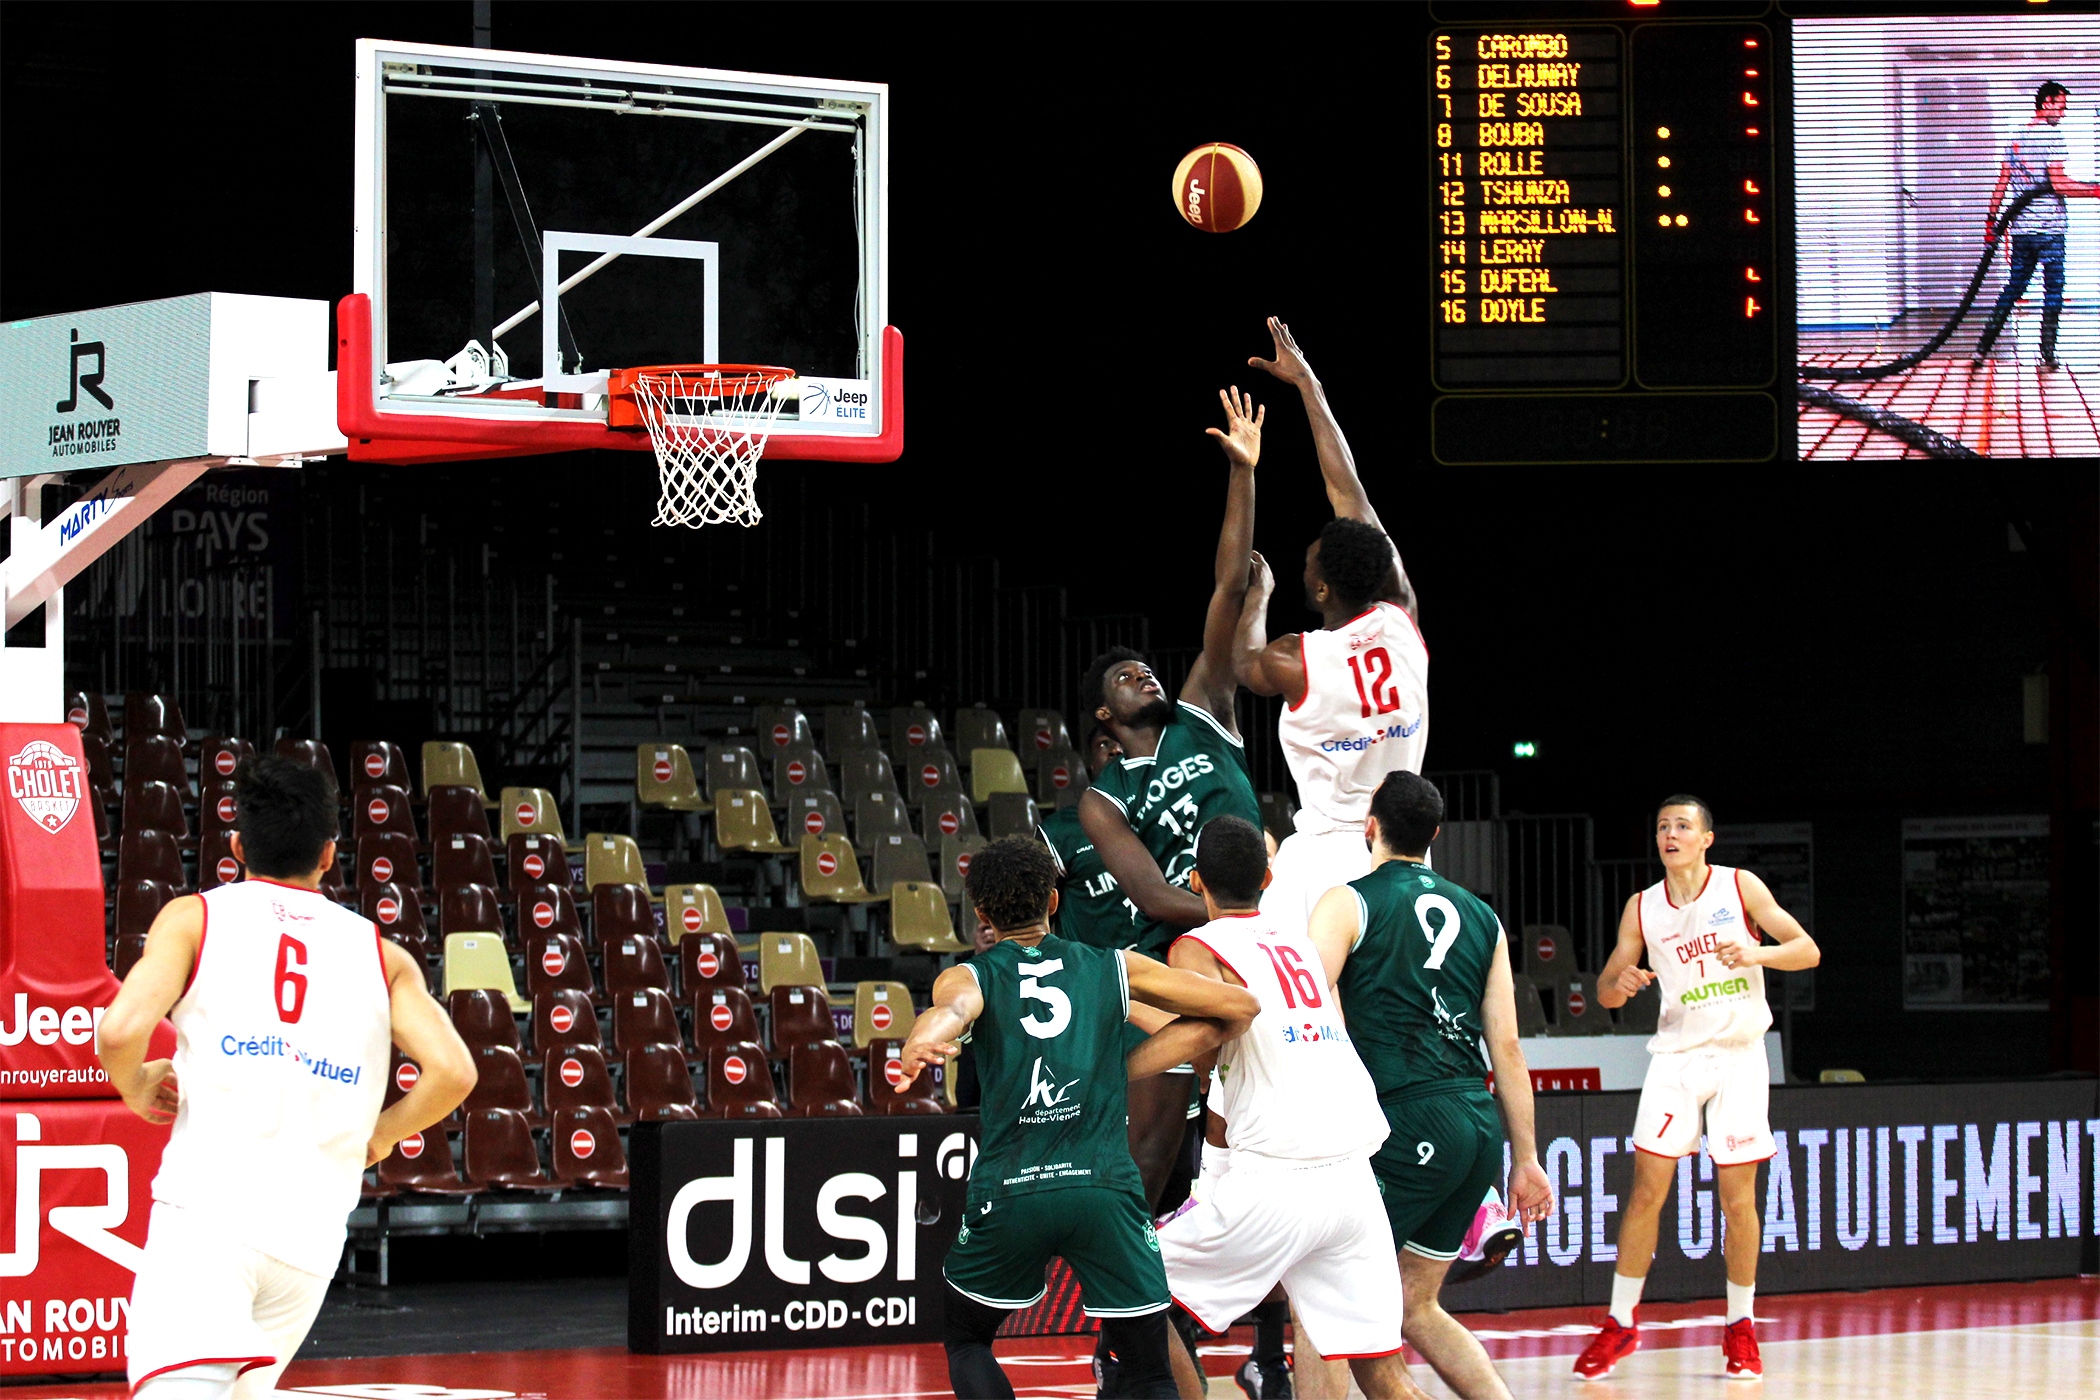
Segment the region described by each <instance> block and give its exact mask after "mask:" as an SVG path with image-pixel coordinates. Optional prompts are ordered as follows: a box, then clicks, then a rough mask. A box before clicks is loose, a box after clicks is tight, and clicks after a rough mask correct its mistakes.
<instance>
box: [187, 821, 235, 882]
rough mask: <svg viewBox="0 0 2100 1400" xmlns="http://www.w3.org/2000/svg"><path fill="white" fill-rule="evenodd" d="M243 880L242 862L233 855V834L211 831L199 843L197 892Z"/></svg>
mask: <svg viewBox="0 0 2100 1400" xmlns="http://www.w3.org/2000/svg"><path fill="white" fill-rule="evenodd" d="M240 878H241V862H240V860H239V858H238V857H236V856H235V855H234V853H233V833H232V832H230V831H209V832H206V833H205V834H204V835H203V836H201V837H199V838H198V841H197V892H198V893H199V894H202V893H203V892H204V891H206V890H208V889H213V888H216V887H217V886H219V885H230V884H232V883H233V882H234V881H236V880H238V879H240Z"/></svg>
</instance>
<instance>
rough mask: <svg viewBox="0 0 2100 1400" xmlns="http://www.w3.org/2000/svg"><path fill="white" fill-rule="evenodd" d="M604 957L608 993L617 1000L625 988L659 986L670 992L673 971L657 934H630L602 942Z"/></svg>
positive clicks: (626, 990) (601, 949)
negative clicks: (669, 967)
mask: <svg viewBox="0 0 2100 1400" xmlns="http://www.w3.org/2000/svg"><path fill="white" fill-rule="evenodd" d="M600 952H601V954H602V955H603V957H604V960H605V994H606V995H607V996H609V997H612V998H614V999H615V1000H617V999H618V998H619V996H620V995H621V994H622V993H623V992H631V991H635V990H637V989H639V988H642V987H657V988H661V989H662V990H664V991H666V992H668V991H669V990H670V989H671V974H670V972H669V971H668V970H667V969H666V968H665V967H664V950H663V945H662V944H660V943H658V942H657V941H656V940H655V939H654V938H648V937H640V936H635V935H629V936H628V937H625V938H614V939H610V940H608V941H607V942H605V943H603V944H601V945H600Z"/></svg>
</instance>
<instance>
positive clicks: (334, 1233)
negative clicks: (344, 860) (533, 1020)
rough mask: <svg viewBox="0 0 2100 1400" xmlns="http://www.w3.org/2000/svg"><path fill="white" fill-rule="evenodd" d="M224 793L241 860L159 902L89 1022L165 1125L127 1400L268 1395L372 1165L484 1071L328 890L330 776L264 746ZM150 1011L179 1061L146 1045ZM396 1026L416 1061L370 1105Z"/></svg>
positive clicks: (404, 961) (396, 955) (137, 1100)
mask: <svg viewBox="0 0 2100 1400" xmlns="http://www.w3.org/2000/svg"><path fill="white" fill-rule="evenodd" d="M234 801H235V804H236V806H237V808H238V812H239V816H238V818H237V821H238V824H239V832H238V834H236V835H235V836H234V838H233V854H234V858H235V859H236V860H239V861H240V862H241V863H242V865H243V866H244V867H245V869H246V871H247V878H246V879H244V880H241V881H240V882H238V883H236V884H228V885H220V886H218V887H217V888H215V889H211V890H207V891H206V892H205V893H203V894H201V895H189V896H185V897H184V898H182V899H177V900H174V901H172V902H170V903H169V904H168V905H167V906H166V907H164V908H163V909H162V910H161V911H160V914H159V916H158V917H157V918H155V919H154V921H153V927H152V929H151V931H150V932H148V934H147V935H146V951H145V953H144V954H143V955H142V956H141V957H140V958H139V961H138V963H137V965H136V966H134V967H133V968H132V969H131V972H130V974H129V975H128V976H126V977H125V979H124V985H123V987H122V988H121V989H120V990H119V991H118V992H117V996H116V1000H115V1001H114V1002H112V1003H111V1004H110V1008H109V1012H108V1014H107V1015H105V1016H104V1017H103V1018H102V1025H101V1027H100V1029H99V1031H98V1033H97V1044H98V1048H99V1050H100V1053H101V1056H102V1065H103V1068H104V1069H106V1070H108V1071H109V1078H110V1083H111V1084H113V1085H114V1086H116V1089H117V1092H118V1093H120V1094H122V1095H123V1098H124V1102H125V1104H126V1105H127V1106H129V1107H130V1109H131V1110H132V1111H133V1112H134V1113H136V1114H138V1115H139V1116H140V1117H141V1118H144V1119H145V1120H146V1121H147V1122H149V1123H167V1122H171V1121H172V1122H173V1123H174V1125H175V1126H174V1130H173V1132H172V1133H171V1134H170V1135H169V1138H168V1145H167V1148H166V1150H165V1151H163V1152H162V1154H161V1162H160V1171H159V1173H158V1174H156V1175H155V1176H154V1178H153V1216H152V1221H151V1223H150V1224H149V1225H148V1227H147V1230H146V1257H145V1261H144V1262H143V1263H142V1264H141V1265H140V1267H139V1271H138V1277H137V1279H136V1281H135V1282H134V1284H133V1286H132V1292H131V1332H130V1338H129V1348H128V1350H129V1370H130V1377H131V1383H132V1386H133V1395H134V1397H135V1400H228V1397H231V1400H262V1397H264V1396H268V1395H271V1394H274V1393H275V1390H276V1384H277V1378H278V1376H279V1375H281V1374H282V1373H283V1371H284V1368H285V1366H286V1365H288V1364H289V1363H290V1361H291V1359H292V1356H293V1354H294V1353H296V1352H297V1351H298V1350H299V1343H300V1342H301V1341H302V1340H303V1339H304V1338H305V1336H306V1332H307V1329H308V1328H309V1327H311V1326H312V1325H313V1320H314V1315H315V1314H316V1313H318V1312H319V1311H320V1308H321V1299H322V1297H323V1295H324V1294H325V1293H326V1292H327V1289H328V1280H329V1277H330V1276H331V1275H333V1274H334V1273H335V1269H336V1264H337V1262H338V1260H339V1259H340V1258H341V1255H342V1252H343V1236H344V1222H345V1221H346V1220H347V1219H348V1217H349V1214H350V1212H351V1210H352V1209H353V1208H355V1207H356V1205H357V1198H358V1194H359V1188H360V1184H361V1182H362V1179H363V1176H364V1170H365V1168H366V1167H368V1166H370V1165H372V1164H373V1163H375V1162H377V1161H379V1160H380V1159H381V1158H382V1157H385V1156H386V1155H387V1154H388V1153H389V1152H391V1151H392V1150H393V1148H394V1144H395V1143H397V1142H399V1141H400V1140H402V1139H403V1138H405V1137H407V1136H409V1135H410V1134H411V1133H415V1132H418V1131H420V1130H422V1129H424V1128H427V1127H429V1126H430V1125H431V1124H433V1123H435V1122H437V1121H438V1120H439V1119H441V1118H443V1117H445V1116H446V1115H447V1114H449V1113H450V1112H451V1111H452V1110H453V1109H455V1108H457V1107H458V1106H459V1105H460V1103H461V1102H462V1101H464V1100H465V1098H466V1096H467V1093H468V1091H470V1090H471V1089H472V1088H473V1087H474V1077H475V1076H474V1061H473V1058H472V1056H470V1055H469V1054H468V1053H467V1047H466V1046H465V1045H464V1044H462V1043H461V1041H460V1039H459V1036H458V1034H457V1033H456V1032H455V1031H454V1030H453V1029H452V1023H451V1021H449V1020H448V1019H446V1016H445V1013H444V1010H443V1009H442V1008H440V1007H439V1006H438V1004H437V1003H436V1002H434V1001H432V1000H431V999H430V993H429V992H428V991H427V990H426V989H425V987H424V984H423V969H422V967H421V966H419V965H418V964H417V962H416V960H415V959H414V958H412V957H410V956H409V955H408V954H407V953H405V952H403V951H402V950H401V948H400V947H399V946H398V945H396V944H393V943H389V942H387V941H385V940H384V939H382V938H381V937H380V936H379V929H378V927H377V926H376V925H374V924H373V923H371V922H370V921H368V920H365V919H361V918H359V917H358V916H357V915H356V914H354V913H352V912H350V911H349V910H347V909H343V908H340V907H339V906H337V905H336V904H335V903H334V902H333V901H332V900H330V899H329V898H328V896H326V895H324V894H322V893H321V880H322V877H323V876H324V875H325V874H326V873H327V872H328V870H329V868H330V867H331V866H332V865H333V864H334V862H335V838H336V833H337V832H338V831H339V830H340V827H339V825H338V819H337V816H336V790H335V784H334V782H332V781H331V780H330V779H329V778H328V776H327V775H326V774H324V773H321V772H319V771H317V770H315V769H313V768H310V767H308V766H306V765H305V764H302V763H294V762H291V761H289V760H287V759H282V758H262V759H257V760H254V761H252V762H250V763H247V764H243V765H242V767H241V771H240V773H239V774H238V775H236V786H235V790H234ZM162 1017H167V1018H168V1019H170V1020H172V1021H173V1022H174V1023H175V1057H174V1058H173V1059H172V1060H154V1061H151V1062H148V1061H147V1060H146V1053H147V1048H148V1045H149V1042H150V1041H151V1039H152V1036H153V1032H154V1029H155V1027H157V1026H158V1025H159V1024H160V1021H161V1018H162ZM390 1044H392V1045H398V1046H400V1047H401V1049H402V1051H403V1053H404V1054H406V1055H407V1056H408V1057H409V1058H410V1059H412V1060H413V1061H415V1063H416V1065H417V1067H418V1068H419V1069H420V1070H421V1072H422V1077H421V1078H420V1079H418V1080H417V1081H416V1084H415V1087H414V1088H412V1089H410V1090H409V1091H408V1092H407V1093H406V1094H404V1095H403V1096H402V1097H401V1098H400V1099H399V1100H397V1101H396V1102H395V1103H394V1104H393V1105H392V1106H391V1107H389V1108H387V1109H386V1110H385V1111H384V1112H382V1111H381V1110H380V1103H381V1100H382V1099H383V1098H384V1096H385V1093H386V1082H387V1068H388V1065H389V1061H390V1058H391V1057H390V1055H389V1050H388V1047H389V1045H390ZM439 1140H440V1141H443V1137H442V1135H440V1138H439Z"/></svg>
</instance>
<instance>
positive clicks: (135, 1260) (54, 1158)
mask: <svg viewBox="0 0 2100 1400" xmlns="http://www.w3.org/2000/svg"><path fill="white" fill-rule="evenodd" d="M43 1136H44V1126H43V1124H42V1123H40V1122H39V1121H38V1120H37V1116H36V1115H35V1114H34V1113H17V1114H16V1115H15V1245H14V1248H13V1249H12V1250H10V1251H8V1252H7V1253H5V1254H0V1278H27V1277H28V1276H29V1275H31V1274H33V1273H35V1272H36V1266H37V1260H38V1257H39V1255H40V1254H41V1253H42V1247H43V1234H44V1232H43V1228H42V1222H43V1219H44V1216H45V1211H44V1202H43V1190H42V1186H43V1183H42V1181H41V1180H40V1178H41V1176H42V1174H43V1173H45V1172H55V1171H99V1172H101V1173H102V1175H103V1177H104V1178H105V1179H106V1181H107V1182H108V1192H107V1194H106V1195H105V1196H104V1197H103V1203H102V1204H101V1205H99V1206H53V1207H51V1210H50V1219H51V1228H52V1229H54V1230H56V1231H58V1233H60V1234H61V1235H64V1236H66V1237H68V1238H69V1239H74V1240H78V1241H79V1242H80V1243H81V1244H82V1245H84V1246H86V1247H87V1248H89V1249H91V1250H93V1251H94V1252H95V1253H97V1254H99V1255H101V1256H102V1257H103V1258H105V1259H107V1260H109V1261H110V1262H111V1263H113V1264H116V1265H118V1266H119V1267H121V1268H125V1269H129V1270H131V1271H132V1272H133V1273H137V1272H138V1267H139V1265H140V1264H141V1263H142V1262H144V1260H145V1257H146V1251H145V1250H143V1249H141V1248H139V1247H138V1246H137V1245H135V1244H133V1243H132V1242H131V1241H129V1240H126V1239H119V1238H118V1237H117V1236H116V1235H114V1234H111V1233H110V1232H111V1231H112V1230H114V1229H115V1228H116V1227H117V1226H119V1225H122V1224H123V1223H124V1218H125V1217H126V1216H127V1215H129V1214H130V1213H131V1159H130V1158H128V1157H126V1156H125V1155H124V1149H123V1148H122V1147H120V1146H118V1145H117V1144H115V1143H111V1142H98V1143H79V1144H75V1145H72V1146H68V1147H32V1146H29V1144H31V1143H34V1142H40V1141H42V1140H43Z"/></svg>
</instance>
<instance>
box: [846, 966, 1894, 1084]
mask: <svg viewBox="0 0 2100 1400" xmlns="http://www.w3.org/2000/svg"><path fill="white" fill-rule="evenodd" d="M861 985H862V986H863V987H865V986H866V985H868V984H867V983H865V982H863V983H861ZM859 1024H860V1023H859V1022H858V1021H856V1022H855V1023H854V1025H855V1027H856V1030H855V1034H856V1035H857V1034H859V1031H858V1029H857V1028H858V1026H859ZM1866 1082H1867V1077H1866V1076H1865V1075H1864V1074H1861V1073H1860V1072H1859V1071H1858V1070H1856V1069H1826V1070H1824V1071H1823V1072H1822V1073H1820V1074H1818V1075H1817V1076H1816V1083H1818V1084H1864V1083H1866Z"/></svg>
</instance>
